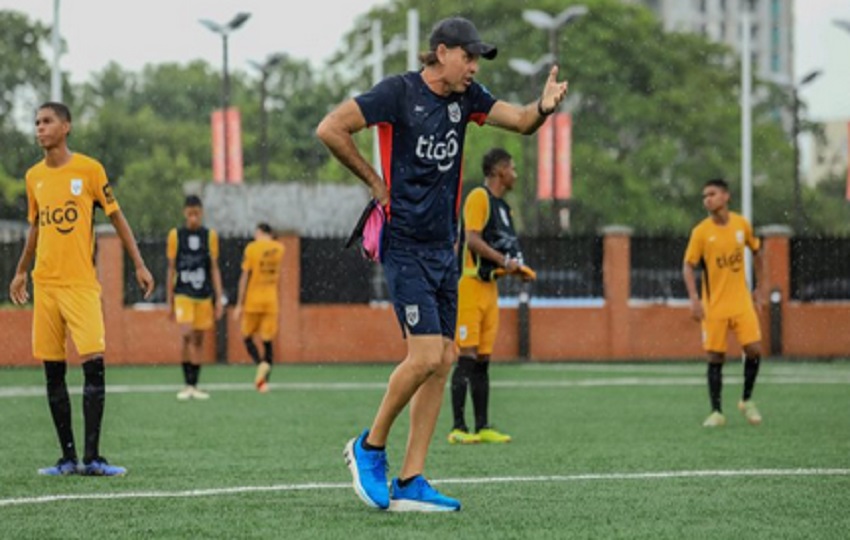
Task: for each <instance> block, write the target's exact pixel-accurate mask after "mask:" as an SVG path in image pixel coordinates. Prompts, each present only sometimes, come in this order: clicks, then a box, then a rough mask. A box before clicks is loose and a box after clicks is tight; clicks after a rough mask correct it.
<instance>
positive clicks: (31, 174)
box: [9, 102, 154, 476]
mask: <svg viewBox="0 0 850 540" xmlns="http://www.w3.org/2000/svg"><path fill="white" fill-rule="evenodd" d="M35 127H36V136H37V138H38V143H39V145H40V146H41V148H42V149H43V150H44V159H43V160H42V161H40V162H39V163H37V164H35V165H34V166H33V167H31V168H30V169H29V170H28V171H27V174H26V189H27V201H28V207H29V212H28V220H29V223H30V228H29V233H28V235H27V241H26V244H25V245H24V249H23V252H22V253H21V257H20V260H19V261H18V267H17V270H16V271H15V277H14V278H13V279H12V282H11V284H10V285H9V296H10V297H11V298H12V301H13V302H14V303H16V304H24V303H26V302H27V301H28V300H29V294H28V293H27V271H28V270H29V267H30V265H31V264H32V262H33V258H35V269H34V270H33V272H32V280H33V304H34V305H33V325H32V343H33V356H35V357H36V358H38V359H40V360H41V361H42V362H43V363H44V374H45V378H46V381H47V401H48V404H49V405H50V414H51V416H52V418H53V425H54V427H55V428H56V435H57V436H58V438H59V446H60V447H61V449H62V457H61V458H60V459H59V460H58V461H57V462H56V465H54V466H53V467H47V468H44V469H39V471H38V472H39V474H43V475H48V476H64V475H70V474H78V473H79V474H84V475H87V476H120V475H123V474H125V473H126V472H127V470H126V469H125V468H124V467H118V466H115V465H110V464H109V463H108V462H107V461H106V460H105V459H104V458H103V457H102V456H101V455H100V429H101V423H102V420H103V409H104V401H105V398H106V380H105V377H104V372H105V366H104V362H103V353H104V350H105V349H106V342H105V332H104V325H103V311H102V306H101V301H100V293H101V289H100V283H98V280H97V275H96V271H95V267H94V242H95V238H94V210H95V208H97V207H100V208H101V209H103V211H104V213H105V214H106V215H107V216H109V220H110V221H111V222H112V225H113V227H115V231H116V232H117V233H118V237H119V238H121V242H122V244H123V245H124V249H125V250H127V253H128V254H129V255H130V258H131V259H132V261H133V264H134V266H135V269H136V281H137V282H138V284H139V287H141V288H142V290H143V291H144V294H145V298H148V297H150V295H151V293H152V292H153V288H154V281H153V277H152V276H151V273H150V272H149V271H148V269H147V267H146V266H145V262H144V261H143V260H142V256H141V254H140V253H139V248H138V247H137V246H136V240H135V238H134V236H133V231H132V230H131V229H130V225H129V224H128V223H127V220H126V219H125V218H124V215H123V214H122V213H121V209H120V208H119V206H118V202H117V201H116V200H115V196H114V195H113V194H112V188H111V187H110V185H109V180H108V179H107V177H106V172H105V171H104V170H103V166H102V165H101V164H100V163H99V162H98V161H97V160H95V159H92V158H90V157H88V156H85V155H83V154H80V153H79V152H71V150H70V149H69V148H68V142H67V141H68V137H69V136H70V134H71V112H70V111H69V110H68V107H67V106H65V105H64V104H62V103H57V102H47V103H44V104H43V105H41V107H39V109H38V111H37V113H36V118H35ZM69 333H70V335H71V339H72V340H73V342H74V346H75V347H76V349H77V353H78V354H79V356H80V360H81V361H82V364H83V377H84V383H83V418H84V419H85V453H84V454H83V463H82V465H80V464H79V463H78V460H77V450H76V446H75V444H74V431H73V426H72V422H71V401H70V399H69V397H68V387H67V385H66V384H65V373H66V371H67V363H66V351H65V340H66V335H67V334H69Z"/></svg>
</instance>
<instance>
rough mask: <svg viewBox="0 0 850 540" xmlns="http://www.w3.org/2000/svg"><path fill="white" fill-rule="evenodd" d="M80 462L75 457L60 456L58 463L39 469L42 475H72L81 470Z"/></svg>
mask: <svg viewBox="0 0 850 540" xmlns="http://www.w3.org/2000/svg"><path fill="white" fill-rule="evenodd" d="M79 469H80V464H79V463H77V462H76V461H75V460H73V459H65V458H59V461H57V462H56V465H54V466H52V467H45V468H43V469H39V470H38V474H40V475H42V476H70V475H72V474H77V473H79V472H80V470H79Z"/></svg>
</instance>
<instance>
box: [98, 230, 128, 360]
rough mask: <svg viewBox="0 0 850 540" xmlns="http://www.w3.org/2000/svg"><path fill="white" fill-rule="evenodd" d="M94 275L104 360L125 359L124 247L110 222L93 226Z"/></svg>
mask: <svg viewBox="0 0 850 540" xmlns="http://www.w3.org/2000/svg"><path fill="white" fill-rule="evenodd" d="M96 234H97V256H96V266H97V277H98V280H99V281H100V286H101V289H102V304H103V319H104V324H105V325H106V356H107V361H109V359H112V361H113V362H114V363H118V362H123V361H124V360H125V358H126V352H127V350H126V346H125V336H124V331H123V327H124V325H123V319H124V248H123V247H122V246H121V239H120V238H118V235H117V234H115V231H114V230H113V229H112V226H111V225H107V226H102V227H97V230H96Z"/></svg>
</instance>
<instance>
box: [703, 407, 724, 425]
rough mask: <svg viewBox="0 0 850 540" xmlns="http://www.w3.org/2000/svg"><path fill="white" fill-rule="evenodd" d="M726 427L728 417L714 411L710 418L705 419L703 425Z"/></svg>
mask: <svg viewBox="0 0 850 540" xmlns="http://www.w3.org/2000/svg"><path fill="white" fill-rule="evenodd" d="M725 425H726V417H725V416H723V413H721V412H719V411H714V412H713V413H711V414H709V415H708V418H706V419H705V422H703V423H702V427H723V426H725Z"/></svg>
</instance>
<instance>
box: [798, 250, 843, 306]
mask: <svg viewBox="0 0 850 540" xmlns="http://www.w3.org/2000/svg"><path fill="white" fill-rule="evenodd" d="M789 257H790V259H791V260H790V261H789V263H790V266H791V299H792V300H799V301H802V302H817V301H834V300H850V237H832V238H816V237H798V238H792V239H791V245H790V256H789Z"/></svg>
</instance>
